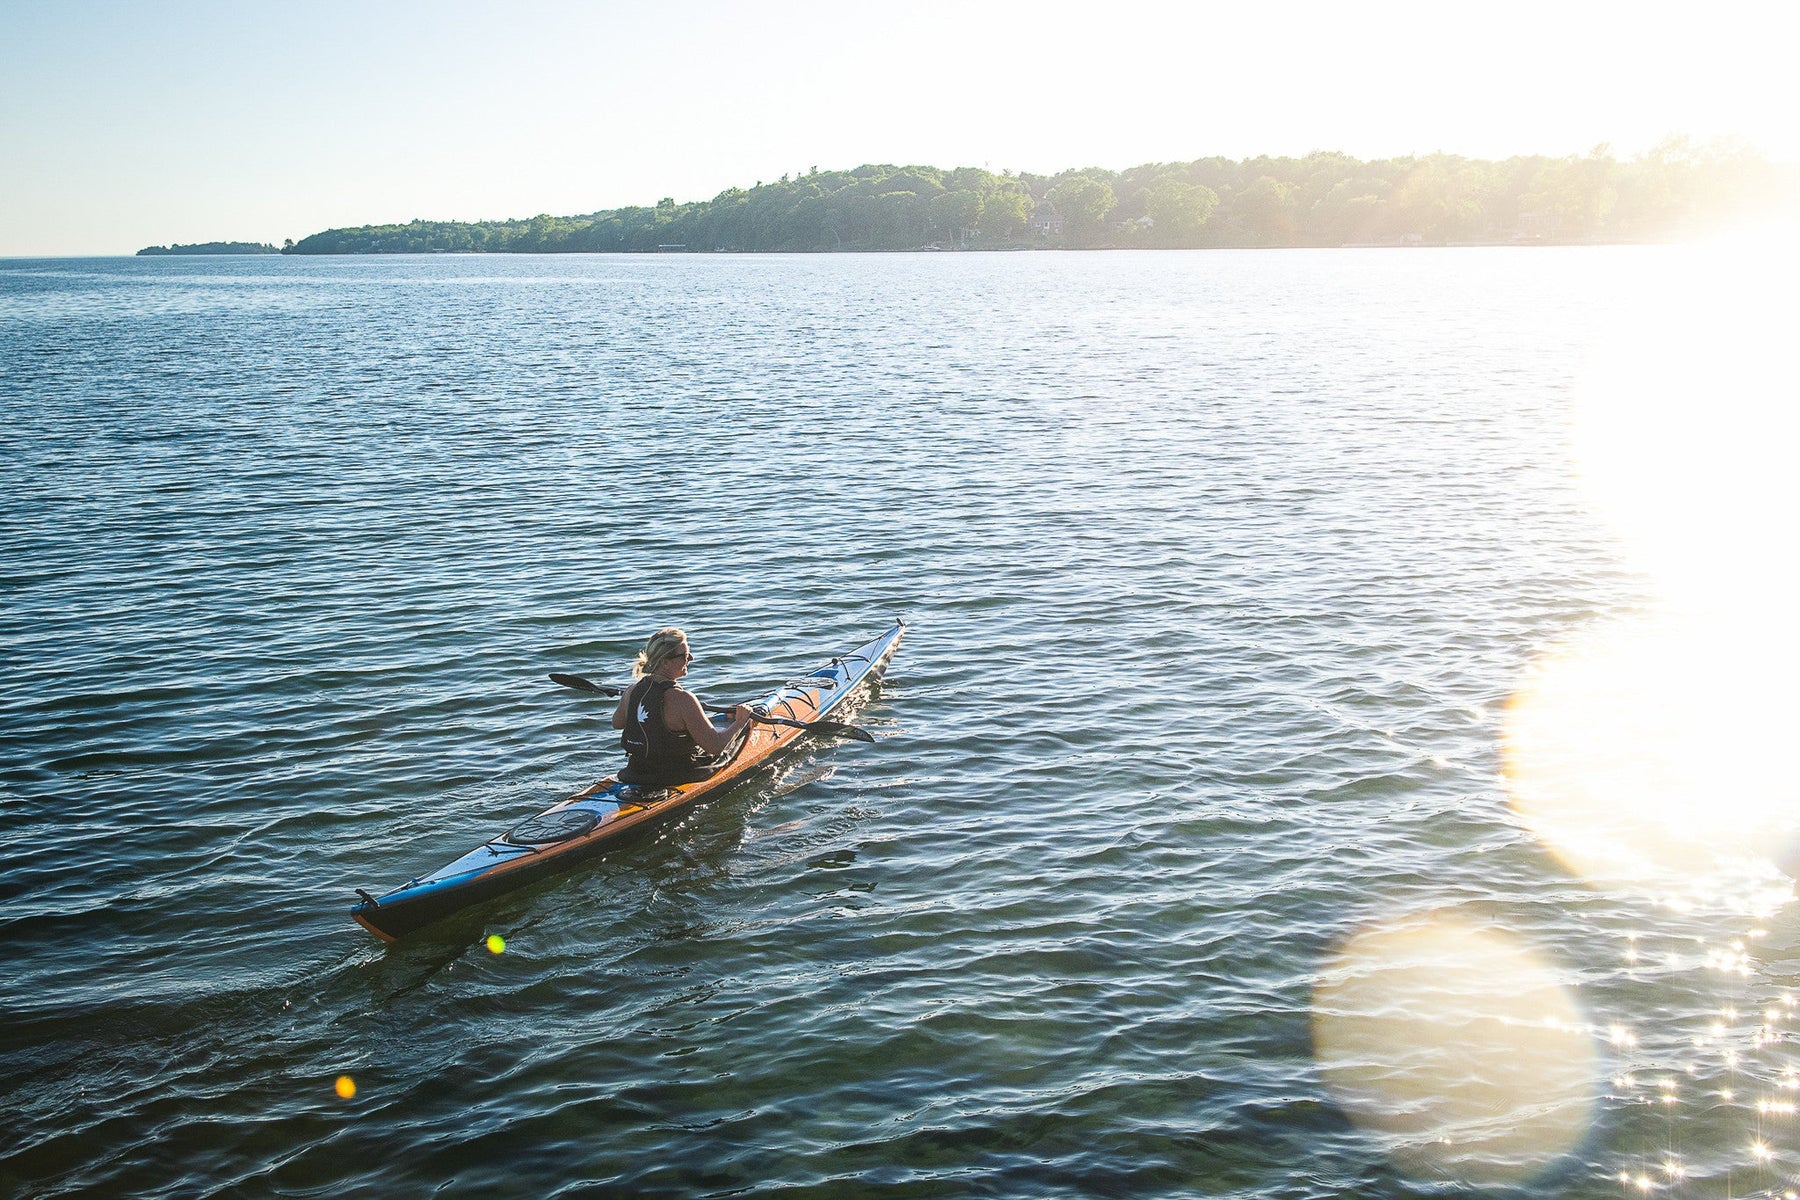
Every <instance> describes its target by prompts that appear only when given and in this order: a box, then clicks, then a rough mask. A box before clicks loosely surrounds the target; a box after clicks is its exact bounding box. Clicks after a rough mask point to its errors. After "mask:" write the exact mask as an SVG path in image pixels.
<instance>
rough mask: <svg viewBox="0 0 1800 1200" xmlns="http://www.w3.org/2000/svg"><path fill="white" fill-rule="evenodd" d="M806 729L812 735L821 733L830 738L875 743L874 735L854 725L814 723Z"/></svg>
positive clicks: (836, 722)
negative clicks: (844, 738) (853, 739)
mask: <svg viewBox="0 0 1800 1200" xmlns="http://www.w3.org/2000/svg"><path fill="white" fill-rule="evenodd" d="M806 728H807V729H810V730H811V731H812V732H814V733H823V734H826V735H827V736H832V737H847V738H855V739H856V740H857V741H859V742H870V743H873V742H874V741H875V735H874V734H872V733H870V732H869V731H868V730H866V729H860V728H858V727H857V726H855V725H846V724H844V723H843V722H841V721H814V722H813V723H812V724H810V725H808V726H806Z"/></svg>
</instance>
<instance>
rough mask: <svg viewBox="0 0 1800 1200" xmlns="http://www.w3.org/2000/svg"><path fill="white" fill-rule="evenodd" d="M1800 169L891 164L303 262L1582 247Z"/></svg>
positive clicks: (1333, 162)
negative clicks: (442, 256) (443, 256)
mask: <svg viewBox="0 0 1800 1200" xmlns="http://www.w3.org/2000/svg"><path fill="white" fill-rule="evenodd" d="M1796 197H1800V171H1797V169H1796V168H1795V167H1794V166H1793V165H1791V164H1776V163H1770V162H1768V161H1766V160H1765V159H1763V158H1761V157H1760V156H1758V155H1757V154H1755V153H1753V152H1751V151H1749V150H1748V149H1745V148H1742V147H1738V146H1733V145H1728V144H1712V145H1695V144H1693V143H1690V142H1688V141H1686V140H1684V139H1671V140H1669V141H1667V142H1664V143H1663V144H1662V145H1659V146H1658V147H1656V148H1655V149H1654V150H1652V151H1650V152H1649V153H1647V154H1644V155H1642V156H1639V157H1637V158H1634V159H1629V160H1621V159H1618V158H1615V157H1614V156H1613V155H1612V154H1611V153H1610V151H1608V150H1607V149H1606V148H1605V147H1598V148H1596V149H1595V150H1594V151H1593V152H1591V153H1589V154H1587V155H1585V156H1575V157H1567V158H1548V157H1543V156H1528V157H1516V158H1509V159H1506V160H1503V161H1488V160H1482V159H1471V158H1463V157H1460V156H1457V155H1449V154H1433V155H1427V156H1424V157H1407V158H1392V159H1379V160H1372V161H1363V160H1359V159H1355V158H1351V157H1349V156H1348V155H1344V154H1337V153H1316V154H1309V155H1307V156H1306V157H1304V158H1267V157H1260V158H1251V159H1244V160H1241V161H1232V160H1229V159H1224V158H1201V159H1195V160H1194V161H1192V162H1176V163H1146V164H1144V165H1142V166H1137V167H1132V168H1129V169H1127V170H1124V171H1106V170H1102V169H1099V168H1093V167H1090V168H1082V169H1077V170H1069V171H1063V172H1061V173H1059V174H1056V175H1032V174H1028V173H1022V174H1016V175H1015V174H1013V173H1011V172H1006V171H1003V172H1001V173H999V174H994V173H992V172H989V171H986V170H982V169H980V168H976V167H958V168H954V169H950V170H944V169H940V168H937V167H926V166H894V165H888V164H873V165H866V166H861V167H857V168H855V169H854V170H849V171H820V170H818V169H817V168H816V167H815V168H813V169H812V170H811V171H809V172H807V173H806V174H805V175H802V176H798V177H794V178H789V177H787V176H783V177H782V178H781V179H780V180H778V181H776V182H773V183H761V182H759V183H757V184H756V185H755V186H754V187H752V188H748V189H744V188H729V189H727V190H726V191H724V192H721V193H720V194H719V195H717V196H715V197H713V198H712V199H711V200H701V201H694V202H691V203H686V204H677V203H676V202H675V201H674V200H673V199H671V198H665V199H663V200H661V201H659V202H658V203H657V204H655V205H654V206H650V207H631V208H618V209H606V210H601V211H597V212H593V213H587V214H584V215H579V216H569V217H553V216H550V215H549V214H547V213H544V214H539V215H538V216H535V217H532V218H530V219H527V220H510V221H413V222H411V223H410V224H406V225H364V226H358V227H355V228H346V229H329V230H325V231H324V232H322V233H315V234H313V235H311V236H310V237H306V238H302V239H301V240H300V241H298V242H294V243H292V244H291V245H288V246H286V247H284V248H283V250H282V253H286V254H408V253H411V254H418V253H446V252H452V253H453V252H463V253H468V252H477V253H482V252H485V253H508V252H510V253H559V252H575V253H580V252H587V253H595V252H626V253H631V252H639V253H642V252H655V251H665V252H668V251H676V252H682V251H686V252H695V251H758V252H824V251H838V250H861V251H868V250H919V249H941V250H950V249H957V250H973V249H990V250H999V249H1023V248H1063V249H1102V248H1126V247H1146V248H1207V247H1264V246H1344V245H1456V244H1534V243H1541V244H1568V243H1585V242H1641V241H1659V240H1665V239H1669V238H1674V237H1679V236H1682V235H1684V234H1687V233H1691V232H1695V231H1697V230H1700V229H1704V228H1706V227H1708V226H1711V225H1715V224H1718V223H1720V222H1722V221H1724V220H1728V219H1730V218H1733V217H1738V216H1743V215H1747V214H1752V213H1755V212H1759V211H1764V210H1767V209H1771V208H1773V207H1775V206H1777V205H1781V204H1791V203H1793V201H1794V200H1795V198H1796Z"/></svg>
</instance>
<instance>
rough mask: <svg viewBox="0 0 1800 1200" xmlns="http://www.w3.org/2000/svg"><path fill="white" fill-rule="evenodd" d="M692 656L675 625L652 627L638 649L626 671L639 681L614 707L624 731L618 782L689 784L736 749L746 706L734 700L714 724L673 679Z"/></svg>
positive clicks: (746, 722)
mask: <svg viewBox="0 0 1800 1200" xmlns="http://www.w3.org/2000/svg"><path fill="white" fill-rule="evenodd" d="M693 661H694V656H693V654H692V652H690V651H689V650H688V640H687V634H685V633H683V632H681V630H679V629H659V630H657V631H656V632H655V633H654V634H652V635H651V637H650V640H649V642H648V643H646V644H645V646H644V649H643V650H642V651H641V652H640V653H639V654H638V656H637V663H636V664H635V665H634V666H633V667H632V671H631V673H632V674H633V675H636V676H637V677H638V681H637V682H636V683H634V684H632V685H631V686H630V687H629V688H626V689H625V694H624V695H623V696H621V697H619V707H618V708H616V709H614V710H613V717H612V723H613V728H614V729H619V730H623V731H624V732H623V733H622V734H621V735H620V737H619V741H620V743H621V744H623V745H624V747H625V769H624V770H623V771H620V772H619V782H621V783H638V784H654V785H668V784H676V783H694V782H696V781H697V780H701V779H705V778H706V777H707V776H709V775H711V774H712V773H713V772H714V771H715V770H717V769H718V768H719V767H721V766H723V765H724V764H725V762H727V761H729V760H730V757H731V754H732V753H735V752H736V750H737V747H738V743H739V742H740V740H741V738H742V736H743V733H744V731H745V730H746V729H748V728H749V727H750V720H751V714H750V709H749V707H748V706H747V705H743V704H739V705H735V706H733V708H732V710H731V724H730V725H728V726H727V727H725V728H724V729H720V728H719V727H718V726H716V725H714V724H713V723H712V721H711V720H710V719H708V717H707V715H706V710H705V709H703V708H701V707H700V698H699V697H698V696H696V695H694V693H692V692H690V691H687V690H685V689H683V688H682V687H681V686H680V685H679V684H677V682H676V681H677V680H679V679H680V678H681V677H682V676H683V675H686V674H687V672H688V664H689V663H691V662H693Z"/></svg>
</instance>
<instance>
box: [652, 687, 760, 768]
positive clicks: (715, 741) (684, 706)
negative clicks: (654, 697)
mask: <svg viewBox="0 0 1800 1200" xmlns="http://www.w3.org/2000/svg"><path fill="white" fill-rule="evenodd" d="M749 723H750V709H749V708H748V707H747V706H746V705H742V704H739V705H737V706H736V707H734V708H733V709H732V710H731V724H730V725H729V726H727V727H726V728H724V729H720V728H719V727H718V726H716V725H714V724H713V723H712V721H711V719H709V718H708V717H707V715H706V710H705V709H703V708H701V707H700V698H699V697H698V696H695V695H694V694H693V693H692V692H684V691H681V690H679V689H670V691H669V693H668V695H667V696H665V697H664V698H663V724H665V725H667V726H668V727H669V728H670V729H675V730H680V731H683V732H685V733H686V734H687V735H688V736H689V737H691V738H693V739H694V745H696V746H698V747H700V749H701V750H703V751H704V752H705V753H707V754H709V755H711V754H718V753H719V752H720V751H721V750H723V749H725V747H726V745H727V744H729V743H730V741H731V739H732V738H734V737H736V736H737V735H738V731H739V730H741V729H743V727H744V726H746V725H748V724H749Z"/></svg>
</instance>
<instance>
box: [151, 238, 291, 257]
mask: <svg viewBox="0 0 1800 1200" xmlns="http://www.w3.org/2000/svg"><path fill="white" fill-rule="evenodd" d="M280 253H281V248H280V247H279V246H271V245H269V244H268V243H267V242H198V243H196V244H194V245H192V246H183V245H180V244H179V243H177V244H175V245H170V246H145V247H144V248H143V249H142V250H139V251H138V257H140V258H142V257H143V256H145V255H147V254H148V255H155V254H280Z"/></svg>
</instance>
